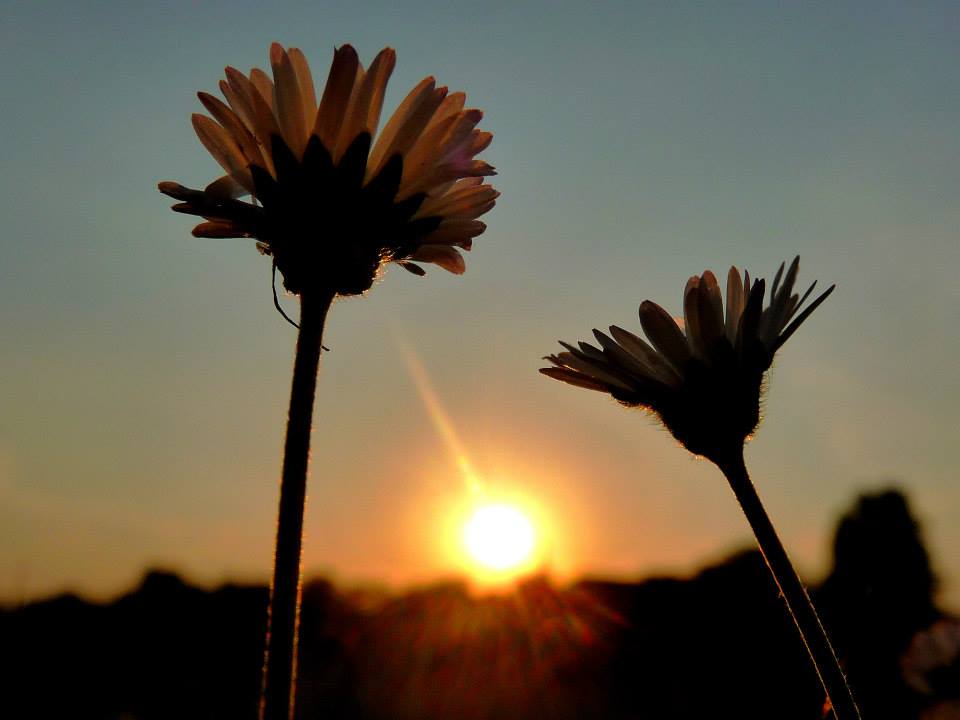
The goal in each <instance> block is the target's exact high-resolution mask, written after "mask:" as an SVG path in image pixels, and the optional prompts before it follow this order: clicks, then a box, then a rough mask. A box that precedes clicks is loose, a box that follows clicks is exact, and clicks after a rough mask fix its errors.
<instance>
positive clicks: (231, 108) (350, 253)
mask: <svg viewBox="0 0 960 720" xmlns="http://www.w3.org/2000/svg"><path fill="white" fill-rule="evenodd" d="M395 62H396V53H395V52H394V51H393V50H392V49H389V48H387V49H385V50H382V51H381V52H380V53H379V54H378V55H377V57H376V58H375V59H374V60H373V62H372V63H371V64H370V66H369V67H368V68H366V69H364V67H363V65H361V64H360V62H359V60H358V58H357V53H356V51H355V50H354V49H353V48H352V47H351V46H349V45H344V46H342V47H340V48H338V49H337V50H336V51H335V52H334V57H333V64H332V66H331V68H330V74H329V77H328V78H327V84H326V86H325V87H324V88H323V89H322V94H321V95H320V99H319V102H318V100H317V94H316V91H315V89H314V84H313V79H312V77H311V74H310V68H309V66H308V65H307V61H306V58H305V57H304V55H303V53H302V52H301V51H300V50H299V49H297V48H290V49H289V50H285V49H284V48H283V47H282V46H280V45H279V44H277V43H274V44H273V45H272V46H271V48H270V64H271V65H272V69H273V80H271V79H270V78H269V77H268V76H267V74H266V73H265V72H263V71H262V70H260V69H253V70H251V72H250V74H249V75H245V74H243V73H241V72H240V71H238V70H236V69H234V68H230V67H228V68H227V69H226V79H225V80H221V81H220V90H221V92H222V93H223V96H224V99H225V100H226V102H223V101H221V100H219V99H217V98H215V97H213V96H212V95H208V94H207V93H203V92H201V93H199V97H200V101H201V102H202V103H203V105H204V106H205V107H206V109H207V110H208V111H209V113H210V115H211V116H212V117H209V116H206V115H201V114H195V115H194V116H193V127H194V129H195V130H196V132H197V135H198V136H199V138H200V141H201V142H202V143H203V145H204V146H205V147H206V148H207V150H208V151H209V152H210V154H211V155H212V156H213V157H214V159H216V161H217V162H218V163H219V164H220V165H221V166H222V167H223V169H224V170H225V171H226V173H227V174H226V175H224V176H223V177H221V178H219V179H217V180H215V181H214V182H212V183H210V184H209V185H207V187H206V188H204V189H203V190H192V189H189V188H185V187H183V186H182V185H179V184H177V183H173V182H163V183H160V186H159V187H160V191H161V192H163V193H165V194H167V195H169V196H171V197H173V198H175V199H177V200H180V201H181V202H180V203H178V204H176V205H174V206H173V209H174V210H176V211H177V212H183V213H187V214H190V215H198V216H200V217H203V218H204V219H205V222H202V223H200V224H199V225H197V226H196V227H195V228H194V229H193V234H194V235H195V236H197V237H246V238H255V239H256V240H257V246H258V248H259V249H260V250H261V252H263V253H264V254H266V255H271V256H273V259H274V261H275V263H276V267H277V269H279V270H280V272H281V274H282V275H283V279H284V285H285V286H286V288H287V289H288V290H289V291H291V292H293V293H297V294H299V293H302V292H303V291H304V290H305V289H308V288H310V287H312V286H315V287H320V288H322V289H324V290H327V291H330V292H333V293H335V294H339V295H355V294H359V293H362V292H364V291H366V290H367V289H369V287H370V285H371V284H372V283H373V280H374V278H375V276H376V274H377V272H378V270H379V269H380V267H381V266H382V265H383V263H385V262H388V261H394V262H397V263H399V264H400V265H402V266H403V267H404V268H406V269H407V270H410V271H411V272H413V273H415V274H417V275H423V269H422V268H420V266H419V265H416V264H415V263H414V262H411V261H421V262H427V263H435V264H437V265H439V266H441V267H443V268H444V269H446V270H449V271H451V272H454V273H461V272H463V270H464V262H463V257H462V256H461V254H460V252H459V250H458V248H460V249H463V250H469V249H470V247H471V244H472V241H473V238H474V237H475V236H477V235H479V234H480V233H482V232H483V231H484V229H485V228H486V226H485V225H484V223H482V222H480V221H479V220H477V218H478V217H479V216H480V215H482V214H483V213H485V212H487V211H488V210H489V209H490V208H492V207H493V205H494V201H495V200H496V198H497V196H498V193H497V192H496V191H495V190H494V189H493V188H491V187H490V186H489V185H486V184H484V183H483V177H484V176H487V175H493V174H495V173H494V170H493V168H492V167H491V166H490V165H488V164H487V163H485V162H483V161H482V160H477V159H475V156H476V155H477V154H478V153H480V152H481V151H482V150H484V149H485V148H486V147H487V146H488V145H489V144H490V140H491V139H492V137H493V136H492V135H491V134H490V133H488V132H483V131H481V130H478V129H477V127H476V126H477V124H478V123H479V122H480V119H481V118H482V117H483V113H482V112H481V111H480V110H476V109H464V101H465V99H466V98H465V95H464V94H463V93H460V92H456V93H449V92H448V91H447V88H445V87H437V86H436V82H435V81H434V79H433V78H432V77H428V78H425V79H424V80H422V81H421V82H420V83H419V84H418V85H417V86H416V87H415V88H413V90H411V91H410V93H409V94H408V95H407V97H406V98H405V99H404V100H403V102H401V103H400V106H399V107H398V108H397V110H396V111H395V112H394V114H393V116H392V117H391V118H390V119H389V120H388V121H387V123H386V125H385V126H384V128H383V129H382V130H381V131H380V133H379V134H377V128H378V124H379V120H380V110H381V106H382V104H383V97H384V92H385V89H386V85H387V80H388V79H389V77H390V74H391V72H392V71H393V67H394V64H395ZM374 138H376V139H375V140H374ZM244 195H250V196H252V198H253V200H254V201H255V202H252V203H251V202H244V201H242V200H239V199H238V198H240V197H243V196H244Z"/></svg>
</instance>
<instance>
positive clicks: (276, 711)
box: [260, 292, 333, 720]
mask: <svg viewBox="0 0 960 720" xmlns="http://www.w3.org/2000/svg"><path fill="white" fill-rule="evenodd" d="M331 302H333V293H309V292H304V293H302V294H301V296H300V333H299V335H298V336H297V354H296V358H295V360H294V362H293V386H292V388H291V390H290V412H289V415H288V418H287V439H286V444H285V445H284V450H283V475H282V478H281V480H280V511H279V517H278V520H277V548H276V554H275V556H274V565H273V584H272V585H271V586H270V612H269V615H268V617H267V642H266V653H265V657H264V665H263V688H262V695H261V698H260V719H261V720H290V719H291V718H293V704H294V697H295V692H296V678H297V631H298V626H299V624H300V549H301V545H302V539H303V510H304V502H305V500H306V490H307V464H308V460H309V456H310V426H311V423H312V419H313V400H314V395H315V393H316V388H317V370H318V368H319V364H320V346H321V342H322V340H323V326H324V322H325V321H326V318H327V311H328V310H329V309H330V303H331Z"/></svg>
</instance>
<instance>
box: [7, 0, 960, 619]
mask: <svg viewBox="0 0 960 720" xmlns="http://www.w3.org/2000/svg"><path fill="white" fill-rule="evenodd" d="M3 14H4V23H3V25H2V27H0V55H2V59H3V61H4V62H3V63H2V65H3V68H4V69H3V71H2V73H0V90H2V97H3V98H4V99H3V102H2V103H0V127H2V128H3V133H4V142H3V143H0V163H2V167H3V169H4V172H3V174H2V176H0V217H2V219H3V222H4V232H3V233H2V234H0V243H2V257H3V260H2V262H0V338H2V341H0V368H2V376H0V393H2V395H0V399H2V408H3V411H2V413H0V601H2V602H20V601H23V600H25V599H29V598H34V597H39V596H44V595H48V594H51V593H55V592H60V591H64V590H70V591H74V592H80V593H83V594H85V595H88V596H91V597H110V596H112V595H114V594H116V593H118V592H120V591H122V590H123V589H125V588H126V587H128V586H129V585H130V584H132V583H134V582H136V581H137V579H138V578H139V577H140V575H141V574H142V573H143V571H144V570H145V569H146V568H148V567H165V568H174V569H176V570H178V571H181V572H183V573H184V574H185V575H186V576H187V577H188V578H189V579H191V580H193V581H196V582H202V583H217V582H220V581H222V580H225V579H233V580H265V579H266V578H267V576H268V572H269V568H270V563H271V559H272V550H273V533H274V523H275V513H276V502H277V492H278V476H279V463H280V456H281V448H282V439H283V429H284V426H283V423H284V421H285V416H286V403H287V400H288V393H289V374H290V369H291V362H292V353H293V347H294V342H295V330H294V328H292V327H291V326H289V325H288V324H287V323H286V322H285V321H284V320H283V319H282V318H281V317H280V316H279V315H278V314H277V313H276V311H275V310H274V309H273V306H272V301H271V295H270V264H269V262H268V261H267V260H265V259H264V258H262V257H260V256H258V254H257V252H256V250H255V249H254V247H253V243H252V242H249V241H243V240H198V239H195V238H193V237H191V236H190V232H189V231H190V228H191V227H192V223H191V222H190V219H189V218H187V217H185V216H181V215H177V214H175V213H172V212H170V211H169V209H168V206H169V204H170V202H169V200H168V198H166V197H164V196H162V195H160V194H159V193H158V192H157V190H156V183H157V182H158V181H159V180H177V181H179V182H183V183H184V184H186V185H190V186H194V187H196V186H202V185H204V184H206V183H207V182H209V181H210V180H212V179H213V178H215V177H217V176H219V175H220V174H221V173H220V170H219V168H218V167H217V165H216V164H215V162H214V161H213V160H212V159H211V158H210V157H209V155H208V154H207V153H206V152H205V151H204V149H203V148H202V146H201V145H200V143H199V141H198V140H197V138H196V136H195V135H194V132H193V130H192V128H191V125H190V114H191V113H193V112H198V111H201V110H202V108H201V106H200V103H199V102H198V101H197V99H196V96H195V92H196V91H197V90H207V91H211V92H215V91H216V88H217V81H218V80H219V78H220V77H222V71H223V68H224V66H226V65H234V66H237V67H240V68H243V69H249V68H251V67H255V66H256V67H267V66H268V48H269V44H270V43H271V42H272V41H274V40H276V41H280V42H281V43H283V44H285V45H287V46H296V47H300V48H302V49H303V51H304V52H305V54H306V55H307V57H308V58H309V60H310V61H311V65H312V67H313V70H314V75H315V76H320V77H321V78H323V77H325V75H326V72H327V68H328V64H329V61H330V58H331V57H332V52H333V49H334V47H336V46H338V45H340V44H342V43H345V42H349V43H351V44H353V45H354V46H355V47H356V48H357V49H358V51H359V53H360V56H361V58H362V59H363V60H364V61H365V62H369V60H371V59H372V58H373V56H374V54H375V53H376V52H377V51H378V50H379V49H380V48H382V47H385V46H391V47H394V48H396V50H397V55H398V61H397V68H396V71H395V72H394V74H393V77H392V80H391V83H390V87H389V90H388V93H387V98H386V103H385V106H384V109H385V113H386V112H389V111H391V110H392V109H393V108H394V107H395V106H396V104H397V103H398V102H399V100H400V99H401V98H402V97H403V95H404V94H406V92H407V90H409V88H411V87H413V85H415V84H416V83H417V82H418V81H419V80H420V79H421V78H423V77H425V76H427V75H431V74H432V75H435V76H436V77H437V79H438V82H439V83H440V84H445V85H449V86H450V88H451V89H452V90H457V89H459V90H464V91H466V93H467V97H468V105H470V106H474V107H479V108H481V109H483V111H484V113H485V117H484V120H483V122H482V123H481V127H482V128H483V129H485V130H489V131H492V132H493V133H494V141H493V144H492V145H491V147H490V148H489V150H487V151H486V152H485V153H484V154H483V157H484V159H486V160H488V161H489V162H491V163H492V164H493V165H495V166H496V167H497V170H498V172H499V174H498V176H497V177H496V178H494V179H493V182H494V185H495V186H496V187H497V189H498V190H500V191H501V192H502V196H501V197H500V199H499V201H498V204H497V207H496V208H495V209H494V210H493V211H492V212H490V213H489V214H488V215H487V216H486V217H485V218H484V219H485V220H486V221H487V223H488V226H489V227H488V230H487V232H486V234H485V235H483V236H481V237H480V238H478V240H477V242H476V243H475V245H474V250H473V252H471V253H470V254H469V256H468V257H467V264H468V269H467V273H466V274H465V275H463V276H460V277H455V276H451V275H448V274H446V273H445V272H443V271H442V270H439V269H437V268H430V272H429V274H428V276H427V277H425V278H416V277H414V276H412V275H409V274H407V273H405V272H403V271H401V270H400V269H398V268H393V269H389V270H388V271H387V272H386V273H385V274H384V276H383V277H382V279H381V280H380V281H379V282H378V283H377V284H376V285H375V287H374V288H373V289H372V291H371V292H370V293H369V294H368V295H367V296H365V297H362V298H353V299H346V300H342V301H339V302H337V303H336V304H335V306H334V307H333V309H332V311H331V314H330V318H329V321H328V325H327V333H326V336H325V344H326V345H327V346H328V347H329V348H330V352H329V353H326V354H325V355H324V358H323V364H322V369H321V375H320V381H319V389H318V400H317V408H316V415H315V418H316V419H315V426H314V428H315V430H314V438H313V439H314V446H313V455H312V467H311V477H310V481H309V489H308V492H309V499H308V507H307V519H306V526H305V540H304V566H305V568H306V571H307V573H308V574H314V573H325V574H328V575H329V576H331V577H333V578H334V579H336V580H337V581H338V582H343V583H348V584H349V583H359V582H363V583H366V582H377V583H386V584H388V585H390V586H394V587H403V586H407V585H410V584H416V583H422V582H428V581H431V580H432V579H435V578H439V577H450V576H452V575H457V574H460V573H463V572H464V571H465V568H464V565H463V561H462V557H458V556H457V554H456V553H455V552H454V551H453V550H451V547H450V544H451V540H450V538H451V533H455V532H456V528H457V527H458V523H459V522H460V520H461V519H462V516H463V513H464V512H465V508H466V507H467V506H468V505H469V502H470V493H469V482H467V480H466V479H465V477H464V472H463V466H462V463H461V462H460V460H462V457H463V456H466V457H468V458H469V463H470V467H471V468H473V470H474V471H475V472H476V473H477V475H478V476H480V477H482V478H483V482H484V483H485V487H487V488H488V490H489V492H490V493H492V494H493V495H496V496H498V497H504V498H509V499H511V500H513V501H517V502H520V503H521V504H523V505H524V506H525V507H527V508H529V509H530V511H531V512H532V513H533V514H534V515H535V516H536V517H537V522H538V523H539V525H540V526H541V527H542V528H544V529H545V530H546V534H545V538H546V539H545V540H544V543H545V551H544V559H543V562H544V567H545V568H546V569H547V570H548V571H549V572H551V573H553V574H555V575H556V576H557V577H558V578H574V577H578V576H581V575H585V574H587V575H608V576H613V577H622V578H638V577H643V576H647V575H650V574H659V573H678V574H684V573H689V572H692V571H693V570H694V569H695V568H696V567H698V566H700V565H702V564H703V563H707V562H713V561H717V560H720V559H722V558H723V557H725V556H726V555H727V554H728V553H730V552H732V551H734V550H736V549H738V548H741V547H747V546H749V544H750V542H751V538H750V534H749V530H748V528H747V525H746V522H745V520H744V518H743V516H742V515H741V513H740V511H739V509H738V507H737V505H736V503H735V501H734V498H733V496H732V494H731V493H730V491H729V489H728V487H727V486H726V484H725V482H724V480H723V478H722V476H720V474H719V473H718V471H717V470H716V469H715V468H714V467H713V466H712V465H710V464H709V463H706V462H703V461H698V460H696V459H693V458H691V457H690V456H689V455H688V454H687V453H686V452H685V451H683V450H682V449H680V448H679V447H678V446H677V445H676V443H675V442H674V441H673V440H672V439H671V438H670V437H669V435H668V434H667V433H666V431H664V430H662V429H660V428H658V427H657V425H656V424H655V423H654V422H653V421H651V420H650V419H649V418H648V417H647V416H646V415H644V414H643V413H640V412H631V411H626V410H624V409H623V408H621V407H619V406H618V405H617V404H616V403H614V402H613V401H611V400H610V399H609V398H606V397H604V396H602V395H600V394H597V393H591V392H588V391H585V390H579V389H576V388H571V387H568V386H564V385H561V384H560V383H557V382H553V381H551V380H549V379H547V378H544V377H542V376H540V375H538V374H537V368H538V367H540V366H541V365H542V362H541V360H540V358H541V357H542V356H543V355H545V354H547V353H550V352H554V351H555V350H557V349H558V346H557V344H556V341H557V339H566V340H576V339H586V338H588V337H589V334H590V330H591V329H592V328H594V327H601V328H603V327H606V326H607V325H610V324H619V325H621V326H624V327H627V328H632V329H634V330H636V329H637V328H638V327H639V322H638V319H637V307H638V305H639V303H640V302H641V301H642V300H644V299H647V298H650V299H653V300H655V301H657V302H659V303H660V304H661V305H664V306H665V307H666V308H667V309H668V310H669V311H670V312H672V313H675V314H679V313H680V311H681V307H680V299H681V293H682V289H683V285H684V283H685V281H686V278H687V277H688V276H690V275H691V274H693V273H699V272H701V271H703V270H704V269H706V268H712V269H714V270H718V271H719V272H722V273H725V271H726V269H727V268H728V267H729V266H730V265H731V264H736V265H737V266H738V267H741V268H742V267H744V266H745V267H747V268H748V269H749V270H750V272H751V274H752V275H755V276H767V277H769V276H770V275H772V274H773V272H774V271H775V270H776V268H777V266H778V265H779V263H780V262H781V261H782V260H784V259H790V258H792V257H793V256H794V255H796V254H800V256H801V267H800V284H804V283H805V282H809V281H812V280H813V279H819V281H820V282H821V283H827V284H829V283H836V284H837V290H836V292H835V293H834V294H833V296H831V297H830V299H829V300H828V301H827V303H826V304H825V305H823V306H821V308H820V309H819V310H818V311H817V312H816V313H815V314H814V315H813V317H812V318H811V319H810V320H809V321H808V322H807V323H806V324H805V325H804V326H803V328H802V329H801V330H800V331H799V332H798V333H796V334H795V335H794V336H793V337H792V338H791V340H790V342H789V343H787V345H786V346H785V347H784V349H783V350H782V351H781V353H780V355H779V356H778V358H777V361H776V364H775V366H774V368H773V370H772V372H771V377H770V383H769V392H768V394H767V397H766V400H765V404H764V415H765V418H764V422H763V424H762V426H761V428H760V431H759V432H758V433H757V435H756V437H755V438H754V440H753V442H752V443H751V444H750V446H749V448H748V453H747V461H748V464H749V466H750V468H751V471H752V474H753V476H754V480H755V482H756V484H757V486H758V488H759V491H760V494H761V496H762V497H763V498H764V500H765V501H766V503H767V506H768V510H769V513H770V514H771V516H772V517H773V519H774V521H775V523H776V524H777V526H778V527H779V529H780V531H781V533H782V537H783V540H784V543H785V545H786V546H787V548H788V549H789V551H790V552H791V554H792V556H793V557H794V559H795V561H796V563H797V565H798V567H799V568H800V570H801V572H802V573H803V574H805V575H806V576H808V577H809V578H811V579H812V580H816V579H818V578H821V577H822V575H823V573H824V572H825V571H826V569H827V568H828V567H829V560H830V553H831V542H832V531H833V527H834V525H835V522H836V520H837V518H838V517H839V515H840V514H841V513H842V512H844V511H845V510H846V509H848V508H849V507H850V505H851V503H852V502H853V501H854V499H855V498H856V496H857V494H858V493H861V492H871V491H877V490H879V489H882V488H885V487H889V486H891V485H896V486H898V487H901V488H902V489H904V490H905V491H906V492H907V493H908V495H909V498H910V500H911V502H912V504H913V508H914V511H915V513H916V515H917V517H918V518H919V520H920V521H921V523H922V527H923V531H924V536H925V538H926V539H927V541H928V542H929V544H930V547H931V549H932V551H933V554H934V561H935V564H936V569H937V571H938V572H939V574H940V575H941V578H942V590H941V593H942V594H941V600H942V601H943V602H945V603H947V604H948V605H950V606H952V607H954V608H960V554H958V553H956V552H951V548H954V549H955V548H957V547H960V522H957V520H958V517H960V485H958V482H957V480H958V476H957V467H958V463H957V460H958V457H960V454H958V449H957V427H958V421H957V414H958V410H957V407H958V404H960V402H958V401H960V380H958V373H957V371H956V357H957V355H958V351H960V331H958V320H960V314H958V310H957V308H958V307H960V283H958V282H957V281H956V272H957V268H958V267H960V241H958V229H960V203H958V202H957V198H956V195H957V190H958V189H960V134H958V133H957V128H958V127H960V78H958V75H957V73H956V68H957V66H958V60H960V45H958V43H957V37H958V31H960V9H958V7H957V6H956V4H954V3H950V2H944V3H933V2H928V3H909V4H907V3H887V2H875V1H871V2H859V3H856V2H838V3H817V4H806V3H794V4H784V3H767V2H730V3H711V4H704V3H686V2H671V3H667V2H663V3H638V2H622V3H620V2H605V3H566V2H549V3H548V2H543V3H538V2H524V3H514V2H510V3H506V2H505V3H496V2H490V3H459V2H443V3H440V2H435V3H428V2H407V3H388V2H383V3H370V2H360V1H357V0H352V1H350V2H323V3H317V2H304V3H270V2H262V1H261V2H206V3H202V4H200V3H186V2H182V3H112V2H86V3H60V2H48V3H32V2H22V3H20V2H6V3H4V10H3ZM318 82H321V81H318ZM718 274H719V273H718ZM283 302H284V303H285V305H286V307H287V308H288V311H289V312H291V313H294V312H295V311H296V299H295V298H292V297H286V298H284V299H283ZM411 358H413V364H411V360H410V359H411ZM416 366H420V367H422V368H423V373H422V377H421V378H420V382H419V384H418V380H417V377H416V373H415V372H411V368H412V367H416ZM424 388H429V391H427V390H425V389H424ZM425 392H426V393H427V394H430V393H432V397H434V399H435V402H434V403H433V405H431V404H430V403H429V402H425V400H424V394H425ZM431 407H433V408H434V411H433V413H431V410H430V408H431ZM437 408H439V411H438V410H437ZM438 412H439V413H440V414H442V415H443V416H444V417H445V418H446V422H447V423H448V425H447V427H448V430H449V429H452V432H453V433H454V437H455V438H456V442H455V443H453V444H451V441H450V437H451V436H450V433H449V432H446V433H445V432H443V431H442V429H441V428H438V423H437V418H438V416H439V415H438Z"/></svg>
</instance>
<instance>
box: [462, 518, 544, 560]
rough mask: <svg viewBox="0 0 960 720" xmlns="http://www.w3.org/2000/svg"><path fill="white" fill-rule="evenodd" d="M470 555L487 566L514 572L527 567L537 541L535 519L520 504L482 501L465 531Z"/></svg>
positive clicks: (464, 538)
mask: <svg viewBox="0 0 960 720" xmlns="http://www.w3.org/2000/svg"><path fill="white" fill-rule="evenodd" d="M463 540H464V544H465V545H466V549H467V552H468V553H469V555H470V558H471V559H472V560H473V561H474V562H475V563H477V564H478V565H479V566H481V567H482V568H484V569H486V570H490V571H494V572H497V573H510V572H513V571H519V570H521V569H523V568H524V567H525V566H526V565H527V564H528V563H529V562H530V561H531V559H532V557H533V553H534V549H535V547H536V544H537V533H536V530H535V529H534V526H533V522H532V521H531V520H530V518H529V517H528V516H527V515H526V514H525V513H524V512H523V511H522V510H520V509H519V508H517V507H515V506H513V505H506V504H489V505H481V506H480V507H478V508H477V509H476V510H474V511H473V514H472V515H470V518H469V519H468V520H467V523H466V525H465V527H464V531H463Z"/></svg>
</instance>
